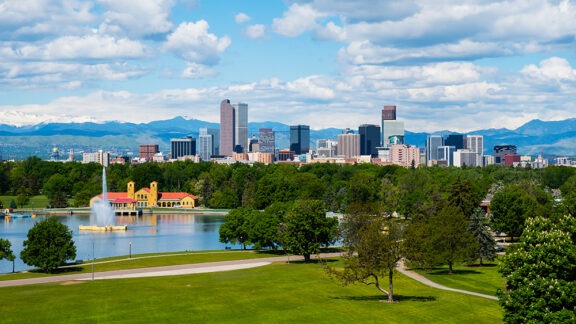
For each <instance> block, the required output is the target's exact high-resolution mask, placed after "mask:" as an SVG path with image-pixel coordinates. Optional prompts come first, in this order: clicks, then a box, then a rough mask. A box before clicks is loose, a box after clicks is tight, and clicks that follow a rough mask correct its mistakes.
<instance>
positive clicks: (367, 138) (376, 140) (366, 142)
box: [358, 124, 380, 157]
mask: <svg viewBox="0 0 576 324" xmlns="http://www.w3.org/2000/svg"><path fill="white" fill-rule="evenodd" d="M358 134H359V135H360V155H370V156H371V157H377V156H378V149H377V148H378V146H380V126H378V125H368V124H364V125H360V127H358Z"/></svg>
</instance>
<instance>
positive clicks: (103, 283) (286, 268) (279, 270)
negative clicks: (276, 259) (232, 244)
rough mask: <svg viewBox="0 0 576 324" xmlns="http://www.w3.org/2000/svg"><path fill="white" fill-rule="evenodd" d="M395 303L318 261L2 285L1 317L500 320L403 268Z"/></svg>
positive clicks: (491, 308) (492, 309) (478, 301)
mask: <svg viewBox="0 0 576 324" xmlns="http://www.w3.org/2000/svg"><path fill="white" fill-rule="evenodd" d="M395 291H396V297H397V299H398V300H399V302H397V303H391V304H390V303H384V302H381V301H380V300H381V299H385V297H384V296H383V295H382V294H381V293H379V292H378V291H377V290H376V289H375V288H374V287H373V286H364V285H352V286H346V287H343V286H341V285H340V284H339V283H337V282H335V281H333V280H331V279H329V278H328V277H327V275H326V272H325V271H324V268H323V267H322V265H320V264H315V263H313V264H303V263H290V264H288V263H274V264H271V265H268V266H263V267H258V268H252V269H245V270H235V271H226V272H216V273H206V274H195V275H186V276H171V277H154V278H136V279H123V280H96V281H81V282H70V283H57V284H45V285H32V286H20V287H6V288H0V305H2V306H1V307H2V315H3V316H2V322H3V323H24V322H26V323H29V322H82V323H91V322H94V323H96V322H122V323H158V322H160V323H170V322H192V323H288V322H290V323H303V322H306V323H371V322H373V323H376V322H378V323H382V322H386V323H414V322H424V323H463V322H464V323H465V322H474V323H498V322H502V313H501V310H500V308H499V306H498V303H497V302H496V301H493V300H488V299H484V298H480V297H474V296H469V295H463V294H458V293H454V292H448V291H443V290H438V289H433V288H429V287H427V286H424V285H422V284H420V283H418V282H416V281H414V280H411V279H409V278H407V277H404V276H402V275H398V276H397V277H396V280H395Z"/></svg>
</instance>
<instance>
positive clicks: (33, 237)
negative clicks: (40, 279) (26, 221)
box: [20, 217, 76, 272]
mask: <svg viewBox="0 0 576 324" xmlns="http://www.w3.org/2000/svg"><path fill="white" fill-rule="evenodd" d="M20 258H21V259H22V261H24V263H26V264H27V265H31V266H35V267H38V268H40V269H41V270H42V271H44V272H54V270H56V269H57V268H58V267H59V266H61V265H62V264H64V263H65V262H66V260H72V259H74V258H76V246H75V245H74V241H73V240H72V231H71V230H70V229H69V228H68V226H66V225H64V224H62V223H60V222H59V221H58V220H57V219H56V218H55V217H48V218H46V219H44V220H42V221H39V222H38V223H36V224H34V226H33V227H32V228H31V229H30V230H29V231H28V236H27V239H26V240H25V241H24V248H23V249H22V252H20Z"/></svg>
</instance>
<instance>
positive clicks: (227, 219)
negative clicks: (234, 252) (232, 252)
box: [219, 208, 258, 249]
mask: <svg viewBox="0 0 576 324" xmlns="http://www.w3.org/2000/svg"><path fill="white" fill-rule="evenodd" d="M253 212H258V211H255V210H253V209H251V208H237V209H233V210H231V211H230V212H229V213H228V214H226V216H224V223H223V224H222V225H220V230H219V233H220V242H222V243H232V244H237V243H239V244H242V247H243V248H244V249H246V244H250V237H249V230H250V229H249V220H250V218H251V214H252V213H253Z"/></svg>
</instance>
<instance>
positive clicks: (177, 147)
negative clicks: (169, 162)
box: [170, 136, 196, 160]
mask: <svg viewBox="0 0 576 324" xmlns="http://www.w3.org/2000/svg"><path fill="white" fill-rule="evenodd" d="M187 155H196V139H195V138H194V137H193V136H186V137H184V138H173V139H171V140H170V157H171V158H172V159H174V160H175V159H178V158H179V157H181V156H187Z"/></svg>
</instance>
